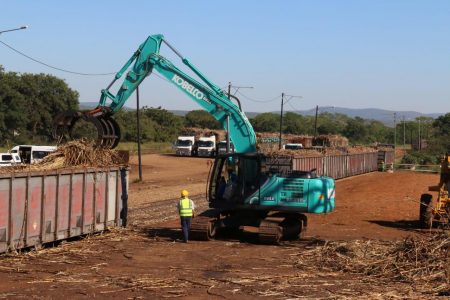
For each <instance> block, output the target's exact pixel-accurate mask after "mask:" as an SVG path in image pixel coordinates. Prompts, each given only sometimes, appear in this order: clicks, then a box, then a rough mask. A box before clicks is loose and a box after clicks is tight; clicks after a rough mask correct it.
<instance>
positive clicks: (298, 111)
mask: <svg viewBox="0 0 450 300" xmlns="http://www.w3.org/2000/svg"><path fill="white" fill-rule="evenodd" d="M285 103H286V102H285ZM287 105H289V106H290V107H291V108H292V109H293V110H294V112H295V113H298V114H302V112H301V110H299V109H297V108H295V107H294V106H293V105H292V103H291V102H287Z"/></svg>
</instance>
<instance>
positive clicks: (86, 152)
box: [0, 139, 124, 173]
mask: <svg viewBox="0 0 450 300" xmlns="http://www.w3.org/2000/svg"><path fill="white" fill-rule="evenodd" d="M123 164H124V160H123V158H122V157H121V156H120V154H119V152H118V151H116V150H112V149H103V148H97V147H95V143H94V142H93V141H88V140H84V139H81V140H74V141H70V142H68V143H66V144H62V145H59V146H58V149H57V150H56V151H55V152H52V153H50V154H49V155H47V156H46V157H44V158H43V159H42V161H40V162H38V163H35V164H31V165H16V166H10V167H3V168H0V173H10V172H20V171H49V170H56V169H61V168H104V167H114V166H120V165H123Z"/></svg>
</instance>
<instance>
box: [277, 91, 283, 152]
mask: <svg viewBox="0 0 450 300" xmlns="http://www.w3.org/2000/svg"><path fill="white" fill-rule="evenodd" d="M283 103H284V93H281V114H280V138H279V141H278V150H281V134H282V128H283Z"/></svg>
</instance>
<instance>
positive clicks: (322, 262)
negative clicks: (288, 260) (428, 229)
mask: <svg viewBox="0 0 450 300" xmlns="http://www.w3.org/2000/svg"><path fill="white" fill-rule="evenodd" d="M449 252H450V236H449V234H448V233H441V234H434V235H430V236H427V237H421V238H418V237H408V238H406V239H405V240H403V241H398V242H382V241H374V240H366V241H360V240H359V241H348V242H325V243H324V244H323V245H322V246H320V247H313V248H312V249H311V250H308V251H306V252H303V251H302V253H301V254H300V255H299V257H298V258H299V259H298V261H297V263H296V265H297V267H298V268H301V269H306V268H311V269H312V268H320V269H322V270H332V271H341V272H346V273H354V274H361V275H367V276H370V277H375V278H382V279H385V280H396V281H402V282H409V283H414V284H418V285H421V286H422V289H425V290H426V289H427V288H430V289H431V288H432V289H433V291H435V292H439V291H444V290H448V289H449V288H450V286H449V282H450V255H449Z"/></svg>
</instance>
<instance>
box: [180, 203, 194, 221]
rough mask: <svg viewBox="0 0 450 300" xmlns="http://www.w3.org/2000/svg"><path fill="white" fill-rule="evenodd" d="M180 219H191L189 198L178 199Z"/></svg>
mask: <svg viewBox="0 0 450 300" xmlns="http://www.w3.org/2000/svg"><path fill="white" fill-rule="evenodd" d="M180 217H192V205H191V200H190V199H189V198H183V199H180Z"/></svg>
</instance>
